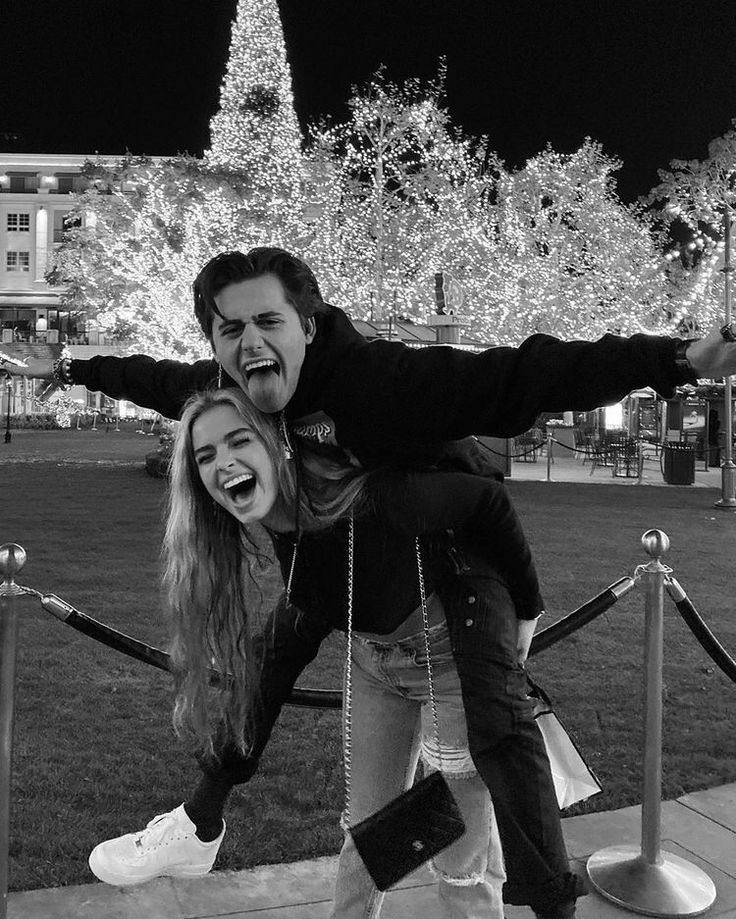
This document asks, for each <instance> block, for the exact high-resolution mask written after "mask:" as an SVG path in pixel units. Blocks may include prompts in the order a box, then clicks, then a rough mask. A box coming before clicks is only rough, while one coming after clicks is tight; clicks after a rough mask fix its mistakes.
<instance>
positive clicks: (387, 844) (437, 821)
mask: <svg viewBox="0 0 736 919" xmlns="http://www.w3.org/2000/svg"><path fill="white" fill-rule="evenodd" d="M464 832H465V823H464V822H463V818H462V815H461V814H460V811H459V809H458V806H457V804H456V803H455V799H454V798H453V796H452V792H451V791H450V789H449V786H448V784H447V782H446V781H445V779H444V777H443V776H442V773H441V772H433V773H432V774H431V775H430V776H428V777H427V778H426V779H422V781H421V782H417V784H416V785H414V786H412V787H411V788H410V789H409V791H407V792H405V793H404V794H403V795H401V796H400V797H398V798H394V800H393V801H391V802H390V803H389V804H387V805H386V806H385V807H382V808H381V810H380V811H377V812H376V813H375V814H372V815H371V816H370V817H367V818H366V819H365V820H362V821H361V822H360V823H357V824H356V825H355V826H354V827H351V828H350V835H351V836H352V837H353V842H354V843H355V848H356V849H357V850H358V853H359V854H360V857H361V858H362V859H363V863H364V864H365V867H366V869H367V870H368V873H369V874H370V876H371V877H372V878H373V881H374V883H375V885H376V887H377V888H378V889H379V890H388V888H389V887H391V886H392V885H393V884H396V882H397V881H400V880H401V879H402V878H403V877H406V875H407V874H411V872H412V871H415V870H416V869H417V868H419V867H420V865H423V864H424V862H426V861H427V860H428V859H430V858H433V857H434V856H435V855H437V853H438V852H441V851H442V850H443V849H445V848H447V846H449V845H450V844H451V843H453V842H455V840H456V839H460V837H461V836H462V835H463V833H464Z"/></svg>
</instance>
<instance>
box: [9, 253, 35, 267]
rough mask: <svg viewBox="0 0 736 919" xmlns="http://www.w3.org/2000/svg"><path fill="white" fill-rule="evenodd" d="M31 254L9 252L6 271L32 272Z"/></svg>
mask: <svg viewBox="0 0 736 919" xmlns="http://www.w3.org/2000/svg"><path fill="white" fill-rule="evenodd" d="M30 268H31V253H30V252H23V251H21V252H11V251H8V252H7V253H6V256H5V269H6V271H30Z"/></svg>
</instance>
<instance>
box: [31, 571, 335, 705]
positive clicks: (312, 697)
mask: <svg viewBox="0 0 736 919" xmlns="http://www.w3.org/2000/svg"><path fill="white" fill-rule="evenodd" d="M21 590H22V591H23V592H24V593H30V594H35V595H37V596H38V597H39V599H40V602H41V606H42V607H43V608H44V609H45V610H46V612H48V613H51V614H52V616H55V617H56V618H57V619H59V620H60V621H61V622H64V623H66V625H69V626H71V627H72V628H73V629H76V631H77V632H81V633H82V634H83V635H87V637H88V638H92V639H94V640H95V641H99V642H100V644H103V645H107V647H108V648H112V649H113V650H115V651H120V652H121V653H122V654H127V656H128V657H132V658H133V659H134V660H138V661H141V662H142V663H144V664H150V666H152V667H156V668H157V669H158V670H164V671H168V672H169V673H171V672H172V671H173V667H172V664H171V655H170V654H169V653H168V652H167V651H162V650H161V649H160V648H154V647H153V646H152V645H148V644H146V643H145V642H143V641H139V639H137V638H133V637H131V636H130V635H126V634H125V633H123V632H119V631H118V630H117V629H113V628H112V627H111V626H109V625H105V623H104V622H100V621H99V620H98V619H93V618H92V617H91V616H87V615H86V613H82V612H80V611H79V610H78V609H75V608H74V607H73V606H71V604H69V603H66V602H65V601H64V600H62V599H60V598H59V597H57V596H56V595H55V594H45V595H41V594H39V592H38V591H36V590H33V589H32V588H28V587H24V588H21ZM229 682H230V676H229V675H228V674H222V673H219V672H218V671H217V670H210V684H211V685H212V686H224V687H225V688H227V686H228V684H229ZM287 704H288V705H298V706H303V707H307V708H340V707H341V706H342V692H341V691H340V690H334V689H302V688H300V687H295V688H294V689H293V690H292V692H291V695H290V696H289V699H288V701H287Z"/></svg>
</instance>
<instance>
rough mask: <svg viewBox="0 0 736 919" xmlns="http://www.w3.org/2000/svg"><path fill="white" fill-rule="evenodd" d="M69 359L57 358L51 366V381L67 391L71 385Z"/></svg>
mask: <svg viewBox="0 0 736 919" xmlns="http://www.w3.org/2000/svg"><path fill="white" fill-rule="evenodd" d="M71 364H72V362H71V359H70V358H68V357H57V358H56V360H55V361H54V363H53V364H52V365H51V379H52V380H53V382H54V383H55V384H56V385H57V386H60V387H61V388H62V389H69V388H70V387H71V386H72V384H73V382H74V381H73V380H72V375H71Z"/></svg>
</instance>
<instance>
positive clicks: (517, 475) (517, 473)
mask: <svg viewBox="0 0 736 919" xmlns="http://www.w3.org/2000/svg"><path fill="white" fill-rule="evenodd" d="M552 459H553V462H551V463H549V466H548V464H547V456H546V449H545V448H543V451H542V452H540V453H538V454H537V461H536V462H531V461H529V459H527V461H522V460H515V459H514V460H512V462H511V474H510V476H509V478H510V479H511V480H512V481H519V482H546V481H550V482H551V483H552V482H580V483H589V484H594V485H628V486H631V487H635V486H637V485H662V486H663V487H665V488H717V489H718V490H719V492H720V490H721V482H722V472H721V470H720V468H708V469H706V468H705V463H704V461H703V460H702V459H700V460H697V459H696V461H695V481H694V482H693V484H692V485H679V486H678V485H668V484H667V483H666V482H665V481H664V476H663V475H662V468H661V466H660V461H659V457H657V456H656V455H655V453H654V450H653V449H652V450H650V451H649V452H647V453H646V454H645V459H644V462H643V464H642V477H641V481H640V480H639V479H638V477H637V476H636V474H632V475H631V476H618V475H617V476H614V474H613V469H612V468H611V467H610V466H603V465H594V464H593V461H592V460H591V459H586V458H585V457H584V456H583V454H573V453H572V452H571V451H570V450H568V449H566V448H565V447H562V446H559V445H557V446H553V450H552ZM548 470H549V479H548ZM631 471H632V473H635V470H631ZM718 497H720V495H716V496H715V497H714V500H717V498H718Z"/></svg>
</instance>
